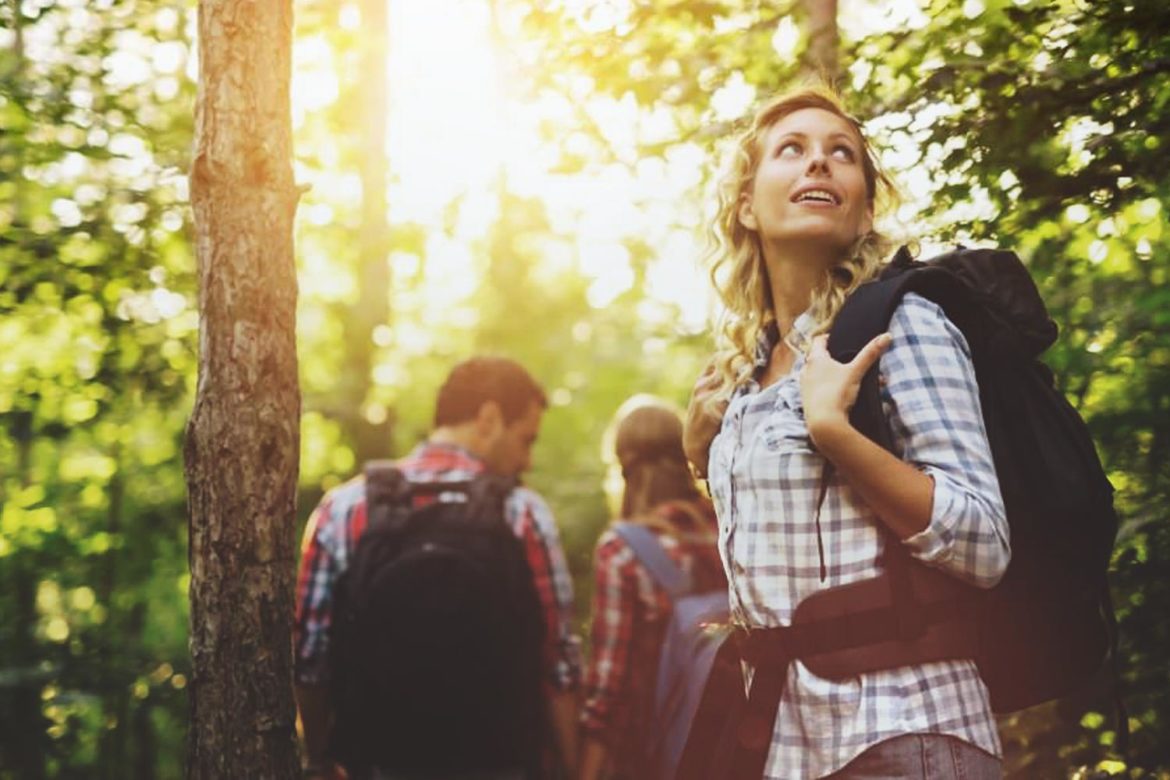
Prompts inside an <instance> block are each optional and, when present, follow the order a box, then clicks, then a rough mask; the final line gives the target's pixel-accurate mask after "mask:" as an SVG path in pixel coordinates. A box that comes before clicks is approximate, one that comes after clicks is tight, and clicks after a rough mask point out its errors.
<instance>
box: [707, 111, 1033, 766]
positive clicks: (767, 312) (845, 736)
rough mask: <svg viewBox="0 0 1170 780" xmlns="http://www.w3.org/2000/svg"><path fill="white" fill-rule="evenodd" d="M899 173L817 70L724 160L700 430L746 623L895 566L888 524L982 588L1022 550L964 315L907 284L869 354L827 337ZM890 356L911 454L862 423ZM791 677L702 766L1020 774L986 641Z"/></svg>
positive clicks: (727, 563) (889, 377)
mask: <svg viewBox="0 0 1170 780" xmlns="http://www.w3.org/2000/svg"><path fill="white" fill-rule="evenodd" d="M889 189H890V183H889V181H888V179H887V178H886V177H885V176H884V175H883V174H882V173H881V171H880V169H879V168H878V166H877V164H876V163H875V158H874V155H873V152H872V150H871V148H870V146H869V143H868V141H867V140H866V138H865V135H864V133H863V129H862V126H861V124H860V123H859V122H858V121H857V120H855V119H853V118H852V117H851V116H850V115H849V114H848V113H846V111H845V110H844V109H843V108H842V106H841V104H840V102H839V101H838V99H837V98H836V97H835V96H833V95H831V94H829V93H826V92H823V91H816V90H804V91H800V92H796V93H794V94H790V95H786V96H782V97H779V98H777V99H775V100H773V101H772V102H770V103H769V104H767V105H765V106H764V107H763V108H762V109H761V110H760V111H759V112H758V114H757V115H756V117H755V120H754V122H753V123H752V125H751V127H750V128H749V130H748V131H747V132H746V133H745V134H744V135H743V136H742V138H741V139H740V141H739V144H738V147H737V157H736V159H735V164H734V166H733V168H732V170H731V172H730V174H729V175H728V177H727V178H726V180H725V181H724V190H723V192H722V195H721V202H720V206H721V208H720V211H719V215H718V221H717V224H716V225H715V232H716V235H717V237H718V238H719V241H720V249H719V252H718V255H717V258H716V263H715V266H714V269H713V273H712V278H713V279H714V280H716V286H717V288H718V291H719V293H720V295H721V297H722V300H723V303H724V305H725V308H726V319H725V322H724V323H723V325H722V327H721V329H720V337H721V348H720V350H719V351H718V352H717V354H716V356H715V358H714V359H713V361H712V364H711V366H710V367H709V369H708V370H707V372H705V374H704V375H703V376H702V377H700V379H699V381H698V383H697V384H696V388H695V393H694V396H693V398H692V402H691V406H690V409H689V411H688V420H687V422H688V428H687V436H686V446H687V452H688V455H689V456H690V458H691V460H692V461H693V462H694V464H695V467H696V469H697V470H698V471H700V472H702V473H705V475H706V476H707V478H708V484H709V486H710V489H711V492H712V495H713V498H714V501H715V506H716V509H717V513H718V518H719V528H720V542H719V550H720V554H721V557H722V559H723V564H724V567H725V571H726V573H727V577H728V581H729V592H730V601H731V612H732V618H733V620H734V622H736V623H737V624H739V625H740V626H741V627H743V628H744V629H747V630H750V629H753V628H771V627H776V626H786V625H789V624H790V621H791V618H792V615H793V611H794V609H795V608H796V606H797V604H799V603H800V602H801V600H802V599H804V598H806V597H808V596H809V595H811V594H813V593H816V592H818V591H820V590H823V589H826V588H829V587H833V586H837V585H842V584H845V583H850V582H855V581H859V580H864V579H868V578H872V577H875V576H877V575H878V574H879V573H880V571H881V565H880V561H881V556H882V553H883V549H884V547H885V545H886V544H887V541H886V540H887V539H896V540H899V541H897V542H893V543H900V544H902V545H905V547H906V548H907V550H908V551H909V552H910V554H911V555H912V556H914V557H915V558H917V559H919V560H921V561H922V562H924V563H926V564H928V565H930V566H933V567H936V568H938V569H941V570H943V571H945V572H946V573H948V574H950V575H952V576H954V577H956V578H959V579H961V580H963V581H966V582H969V583H972V584H975V585H977V586H981V587H990V586H992V585H994V584H995V583H996V582H997V581H998V580H999V578H1000V577H1001V576H1002V574H1003V572H1004V569H1005V568H1006V566H1007V563H1008V559H1009V556H1010V550H1009V545H1008V532H1007V524H1006V520H1005V517H1004V509H1003V500H1002V498H1001V495H1000V490H999V484H998V482H997V479H996V474H995V470H994V466H993V463H992V458H991V453H990V449H989V446H988V443H987V436H986V432H985V430H984V426H983V421H982V416H981V411H980V404H979V391H978V387H977V386H976V383H975V376H974V370H973V367H972V364H971V359H970V352H969V350H968V347H967V344H966V341H965V340H964V338H963V336H962V334H961V333H960V332H959V331H958V329H957V328H955V326H954V325H953V324H952V323H951V322H950V321H949V320H948V319H947V318H946V316H945V315H944V314H943V313H942V311H941V309H939V307H938V306H936V305H935V304H933V303H931V302H929V301H927V300H926V299H924V298H922V297H919V296H917V295H914V294H909V295H907V296H906V298H905V299H904V300H903V302H902V303H901V304H900V306H899V308H898V309H897V311H896V312H895V314H894V316H893V318H892V320H891V323H890V329H889V332H888V333H886V334H883V335H881V336H879V337H877V338H875V339H874V340H873V341H872V342H870V343H869V345H868V346H866V347H865V348H864V349H863V350H862V351H861V352H860V353H859V354H858V355H857V357H856V358H855V359H854V360H853V361H852V362H850V363H848V364H842V363H838V362H836V361H835V360H833V358H832V357H830V355H829V353H828V351H827V348H826V336H825V333H826V332H827V331H828V329H829V327H830V325H831V324H832V321H833V318H834V315H835V314H836V312H837V311H838V310H839V309H840V307H841V305H842V302H843V301H844V300H845V298H846V297H847V296H848V295H849V293H850V292H852V291H853V290H854V289H855V288H856V287H857V286H858V285H859V284H861V283H862V282H864V281H866V280H868V279H870V278H872V277H873V276H874V275H875V274H876V273H877V271H878V270H879V268H880V265H881V263H882V260H883V258H884V257H885V255H886V252H887V251H888V248H889V247H888V245H887V242H886V241H885V240H884V239H883V237H882V236H881V235H880V234H879V233H878V232H877V231H876V230H875V229H874V221H875V215H876V214H875V212H876V211H877V210H878V206H879V204H880V203H882V202H883V198H884V196H885V194H886V193H887V192H888V191H889ZM875 363H877V365H878V367H879V372H880V377H881V382H882V387H883V405H884V407H885V410H886V412H887V416H888V419H889V421H890V429H891V431H892V432H893V436H894V439H895V445H896V450H897V451H898V452H899V453H900V454H901V457H897V456H895V455H893V454H891V453H890V452H888V451H886V450H884V449H882V448H881V447H879V446H878V445H877V444H875V443H873V442H872V441H870V440H869V439H867V438H865V437H864V436H862V435H861V434H860V433H859V432H858V431H857V430H855V429H854V428H853V427H852V426H851V425H850V423H849V416H848V413H849V409H850V407H851V405H852V404H853V402H854V400H855V399H856V395H857V390H858V385H859V383H860V380H861V377H862V376H863V375H864V374H865V372H866V371H867V370H868V369H869V368H870V366H872V365H873V364H875ZM887 530H888V531H889V532H892V536H891V535H888V534H887V533H886V531H887ZM761 668H763V667H758V668H757V669H755V670H754V672H753V674H754V673H755V672H759V670H760V669H761ZM764 677H765V675H763V674H758V675H756V678H755V679H756V680H758V679H762V678H764ZM774 677H775V685H774V686H772V687H771V693H770V694H768V693H765V692H763V690H762V689H764V688H765V687H766V686H764V685H762V684H761V685H753V686H751V688H750V692H749V694H748V695H749V700H750V701H751V703H750V704H749V705H748V706H749V708H751V707H753V706H757V711H758V705H760V702H759V701H757V699H762V698H766V697H767V696H768V695H771V696H773V697H774V698H775V699H776V700H775V701H771V702H764V703H763V704H764V705H766V706H768V707H770V709H767V710H766V712H767V713H768V718H767V720H766V721H765V725H764V727H763V728H764V729H765V733H764V734H763V736H762V737H760V738H759V739H756V738H754V737H752V738H750V739H749V738H748V737H747V736H745V733H744V729H743V728H742V727H741V728H740V730H739V733H738V734H737V735H733V736H732V737H730V740H731V742H732V743H733V747H732V748H730V749H729V751H728V752H732V753H733V755H734V760H732V759H728V758H726V756H727V754H728V752H723V753H718V755H720V756H723V758H722V759H720V760H724V759H726V760H727V761H730V763H731V765H730V766H719V767H714V768H711V767H708V768H706V769H705V770H696V771H695V774H696V775H697V776H704V775H705V776H708V777H720V778H759V777H761V776H763V777H766V778H770V779H771V780H792V778H822V777H832V778H851V779H854V778H893V777H897V778H952V777H965V778H998V777H1000V776H1001V768H1000V764H1001V761H1000V758H999V757H1000V755H1001V747H1000V742H999V738H998V735H997V733H996V728H995V721H994V719H993V717H992V714H991V709H990V705H989V701H988V695H987V689H986V686H985V685H984V684H983V681H982V680H981V679H980V677H979V673H978V671H977V669H976V667H975V664H974V662H973V661H969V660H954V661H943V662H931V663H925V664H918V665H912V666H904V667H898V668H893V669H887V670H883V671H878V672H871V673H866V674H861V675H858V676H856V677H853V678H850V679H846V680H844V681H830V680H825V679H821V678H818V677H816V676H815V675H813V674H812V673H811V672H810V671H809V670H808V669H807V668H806V667H805V666H803V665H802V664H801V663H800V662H799V661H793V662H791V663H787V664H786V665H781V668H780V669H779V671H778V672H775V673H774ZM771 713H775V715H772V714H771ZM769 723H770V724H771V725H770V726H768V725H767V724H769ZM767 730H770V737H769V736H768V734H767ZM753 742H754V743H755V747H751V748H749V747H747V746H749V745H750V743H753ZM726 744H727V739H725V740H724V745H725V746H726ZM692 769H693V768H692Z"/></svg>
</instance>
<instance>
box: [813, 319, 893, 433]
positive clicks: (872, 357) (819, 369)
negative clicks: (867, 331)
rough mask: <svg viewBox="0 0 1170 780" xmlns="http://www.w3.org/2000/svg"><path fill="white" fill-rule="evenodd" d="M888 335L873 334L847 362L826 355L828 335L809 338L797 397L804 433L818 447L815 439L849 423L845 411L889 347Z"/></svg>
mask: <svg viewBox="0 0 1170 780" xmlns="http://www.w3.org/2000/svg"><path fill="white" fill-rule="evenodd" d="M890 341H891V338H890V335H889V334H888V333H882V334H880V335H878V336H875V337H874V338H873V339H872V340H871V341H870V342H869V343H868V344H866V345H865V347H864V348H862V350H861V351H860V352H858V353H857V355H856V357H854V358H853V360H851V361H849V362H848V363H838V362H837V361H836V360H834V359H833V356H832V355H830V354H829V347H828V344H829V337H828V336H825V335H822V336H817V337H816V338H815V339H813V343H812V348H811V349H810V350H809V353H808V358H807V359H806V360H805V363H804V367H803V369H802V370H801V372H800V398H801V402H802V403H803V404H804V422H805V425H806V426H807V427H808V436H809V438H810V439H812V441H813V444H816V445H817V446H818V448H820V442H819V441H818V439H825V438H828V437H830V436H831V435H832V434H833V433H836V432H839V431H841V430H842V427H843V426H844V427H846V428H847V427H848V426H849V410H850V409H852V408H853V404H854V403H856V401H857V391H858V388H860V387H861V379H862V377H864V376H865V372H866V371H868V370H869V369H870V366H872V365H873V364H874V363H876V362H877V360H878V358H880V357H881V356H882V353H884V352H885V351H886V350H887V349H888V348H889V346H890Z"/></svg>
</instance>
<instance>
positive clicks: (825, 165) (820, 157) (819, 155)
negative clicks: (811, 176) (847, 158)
mask: <svg viewBox="0 0 1170 780" xmlns="http://www.w3.org/2000/svg"><path fill="white" fill-rule="evenodd" d="M808 170H809V173H812V172H814V171H817V172H820V173H827V172H828V170H829V158H828V156H827V155H826V154H825V152H824V150H823V149H820V148H819V147H818V148H814V149H813V150H812V152H810V153H809V156H808Z"/></svg>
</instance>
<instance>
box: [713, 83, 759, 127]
mask: <svg viewBox="0 0 1170 780" xmlns="http://www.w3.org/2000/svg"><path fill="white" fill-rule="evenodd" d="M755 100H756V88H755V87H753V86H752V85H751V84H748V83H747V82H746V81H745V80H744V78H743V74H742V73H739V72H736V73H733V74H732V75H731V78H730V79H728V80H727V83H726V84H724V85H723V86H721V87H720V88H719V89H717V90H715V94H714V95H712V96H711V108H712V109H714V111H715V118H716V119H717V120H719V121H721V122H726V121H730V120H734V119H738V118H739V117H741V116H743V115H744V114H745V113H746V112H747V111H748V109H749V108H750V107H751V105H752V103H754V102H755Z"/></svg>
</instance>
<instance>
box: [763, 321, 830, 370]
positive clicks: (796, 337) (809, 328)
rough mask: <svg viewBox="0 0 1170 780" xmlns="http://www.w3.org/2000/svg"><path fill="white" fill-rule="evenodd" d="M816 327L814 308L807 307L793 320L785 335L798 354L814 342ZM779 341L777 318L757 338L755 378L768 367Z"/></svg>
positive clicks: (789, 344)
mask: <svg viewBox="0 0 1170 780" xmlns="http://www.w3.org/2000/svg"><path fill="white" fill-rule="evenodd" d="M816 327H817V321H816V318H815V317H813V313H812V309H811V308H809V309H806V310H805V311H804V313H802V314H801V315H800V316H799V317H797V318H796V319H795V320H794V321H793V323H792V329H791V330H790V331H788V333H787V334H786V335H785V336H784V340H785V341H786V342H787V343H788V346H790V347H792V349H793V351H794V352H796V353H797V354H798V355H799V354H803V353H804V352H806V351H807V350H808V347H809V345H810V344H811V343H812V334H813V331H815V330H816ZM779 341H780V326H779V325H778V324H777V323H776V320H771V321H769V322H768V324H767V325H765V326H764V329H763V330H762V331H760V336H759V338H758V339H757V340H756V353H755V360H754V361H753V365H754V368H753V370H752V377H753V378H756V377H758V376H759V375H760V373H761V372H762V371H763V370H764V369H765V368H767V367H768V360H769V359H770V358H771V356H772V350H773V349H775V348H776V344H777V343H779Z"/></svg>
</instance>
